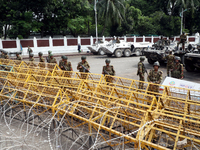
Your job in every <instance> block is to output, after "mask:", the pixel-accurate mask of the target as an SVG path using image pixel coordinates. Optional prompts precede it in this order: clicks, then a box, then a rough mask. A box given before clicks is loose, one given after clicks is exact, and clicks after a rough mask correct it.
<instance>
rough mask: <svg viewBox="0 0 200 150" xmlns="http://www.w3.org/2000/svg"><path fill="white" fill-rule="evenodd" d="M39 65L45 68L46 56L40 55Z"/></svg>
mask: <svg viewBox="0 0 200 150" xmlns="http://www.w3.org/2000/svg"><path fill="white" fill-rule="evenodd" d="M39 62H40V63H39V66H40V67H41V68H45V59H44V57H42V56H41V57H39Z"/></svg>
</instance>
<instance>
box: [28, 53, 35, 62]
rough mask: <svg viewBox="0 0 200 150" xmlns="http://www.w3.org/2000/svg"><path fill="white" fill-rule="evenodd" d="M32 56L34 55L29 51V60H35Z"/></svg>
mask: <svg viewBox="0 0 200 150" xmlns="http://www.w3.org/2000/svg"><path fill="white" fill-rule="evenodd" d="M33 56H34V55H33V54H32V53H31V54H30V56H29V61H35V59H34V57H33Z"/></svg>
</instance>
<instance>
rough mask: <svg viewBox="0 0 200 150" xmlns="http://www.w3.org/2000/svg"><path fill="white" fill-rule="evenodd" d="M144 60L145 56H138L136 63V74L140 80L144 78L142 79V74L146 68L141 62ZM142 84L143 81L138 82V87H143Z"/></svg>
mask: <svg viewBox="0 0 200 150" xmlns="http://www.w3.org/2000/svg"><path fill="white" fill-rule="evenodd" d="M144 60H145V57H144V56H142V57H140V62H139V63H138V71H137V75H139V80H140V81H145V79H144V74H145V70H146V69H145V66H144V64H143V62H144ZM143 86H144V83H143V82H140V83H139V89H143Z"/></svg>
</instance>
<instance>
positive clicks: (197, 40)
mask: <svg viewBox="0 0 200 150" xmlns="http://www.w3.org/2000/svg"><path fill="white" fill-rule="evenodd" d="M197 43H199V33H198V32H197V33H196V34H195V44H197Z"/></svg>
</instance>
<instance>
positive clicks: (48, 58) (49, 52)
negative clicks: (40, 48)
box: [46, 51, 52, 63]
mask: <svg viewBox="0 0 200 150" xmlns="http://www.w3.org/2000/svg"><path fill="white" fill-rule="evenodd" d="M51 53H52V51H48V57H46V59H47V62H48V63H49V61H50V56H49V55H50V54H51Z"/></svg>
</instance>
